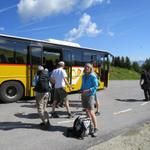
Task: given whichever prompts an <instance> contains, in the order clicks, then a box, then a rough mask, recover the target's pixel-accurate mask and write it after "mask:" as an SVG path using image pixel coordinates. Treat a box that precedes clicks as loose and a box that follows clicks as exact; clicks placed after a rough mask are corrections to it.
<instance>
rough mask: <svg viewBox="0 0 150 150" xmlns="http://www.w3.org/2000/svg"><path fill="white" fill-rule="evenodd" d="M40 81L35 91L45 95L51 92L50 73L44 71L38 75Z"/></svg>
mask: <svg viewBox="0 0 150 150" xmlns="http://www.w3.org/2000/svg"><path fill="white" fill-rule="evenodd" d="M38 76H39V79H38V81H37V84H36V86H35V89H34V90H35V91H36V92H40V93H45V92H49V91H50V85H49V74H48V71H46V70H42V71H40V72H39V73H38Z"/></svg>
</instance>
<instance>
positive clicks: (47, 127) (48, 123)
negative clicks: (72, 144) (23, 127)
mask: <svg viewBox="0 0 150 150" xmlns="http://www.w3.org/2000/svg"><path fill="white" fill-rule="evenodd" d="M50 127H51V124H50V122H49V121H47V122H46V124H45V128H46V129H47V130H48V129H49V128H50Z"/></svg>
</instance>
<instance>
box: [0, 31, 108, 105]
mask: <svg viewBox="0 0 150 150" xmlns="http://www.w3.org/2000/svg"><path fill="white" fill-rule="evenodd" d="M109 56H110V53H109V52H106V51H100V50H95V49H90V48H83V47H80V45H78V44H75V43H73V44H68V43H64V42H56V41H55V40H54V41H53V40H49V41H48V40H47V41H46V40H45V41H43V40H35V39H29V38H22V37H15V36H10V35H3V34H0V100H1V101H3V102H5V103H9V102H15V101H18V100H20V99H21V98H22V97H24V96H34V91H33V87H32V80H33V77H34V75H35V73H36V72H37V67H38V65H43V66H44V67H45V68H47V69H48V70H49V72H51V71H52V70H53V69H54V68H55V66H56V64H57V62H58V61H60V60H61V61H64V62H65V64H66V68H65V69H66V72H67V74H68V80H69V82H70V84H71V85H72V89H73V91H78V90H79V89H80V86H81V77H82V74H83V67H84V65H85V63H87V62H90V63H92V64H93V66H94V71H95V72H96V74H97V76H98V79H99V80H100V86H99V88H101V89H103V88H105V87H107V86H108V78H109ZM66 90H67V91H68V89H67V88H66Z"/></svg>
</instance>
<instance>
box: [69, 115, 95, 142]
mask: <svg viewBox="0 0 150 150" xmlns="http://www.w3.org/2000/svg"><path fill="white" fill-rule="evenodd" d="M92 131H93V127H92V123H91V120H90V118H87V117H82V116H79V117H77V118H76V119H75V121H74V123H73V128H70V129H68V130H67V136H68V137H75V138H78V139H84V137H87V136H88V135H91V133H92Z"/></svg>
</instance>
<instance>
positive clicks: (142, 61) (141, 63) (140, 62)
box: [137, 60, 145, 66]
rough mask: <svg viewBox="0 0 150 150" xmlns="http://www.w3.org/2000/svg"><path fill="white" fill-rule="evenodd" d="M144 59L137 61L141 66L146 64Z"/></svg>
mask: <svg viewBox="0 0 150 150" xmlns="http://www.w3.org/2000/svg"><path fill="white" fill-rule="evenodd" d="M144 62H145V61H144V60H139V61H137V63H138V64H139V65H140V66H142V65H143V64H144Z"/></svg>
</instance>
